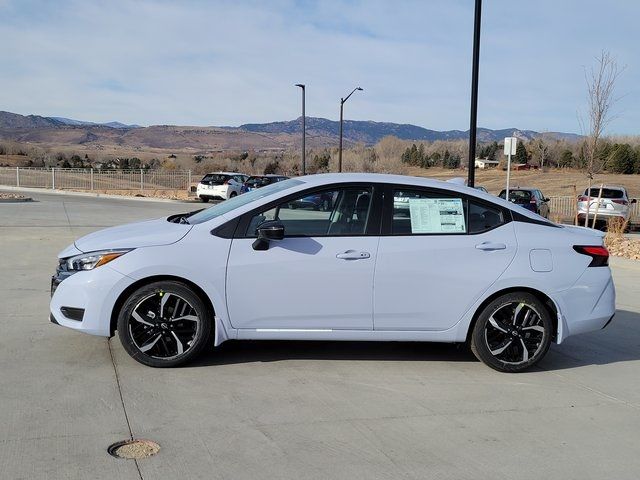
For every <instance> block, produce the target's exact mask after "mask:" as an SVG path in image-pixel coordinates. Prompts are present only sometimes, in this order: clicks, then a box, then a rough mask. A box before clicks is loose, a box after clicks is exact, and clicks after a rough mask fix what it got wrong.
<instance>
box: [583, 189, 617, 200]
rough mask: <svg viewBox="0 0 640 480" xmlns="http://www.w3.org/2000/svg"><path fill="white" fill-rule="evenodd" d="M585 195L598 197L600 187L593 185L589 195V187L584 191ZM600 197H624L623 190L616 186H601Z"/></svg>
mask: <svg viewBox="0 0 640 480" xmlns="http://www.w3.org/2000/svg"><path fill="white" fill-rule="evenodd" d="M584 194H585V196H591V197H592V198H598V196H599V195H600V187H594V188H592V189H591V195H589V189H588V188H587V189H586V190H585V191H584ZM602 198H624V191H623V190H619V189H617V188H603V189H602Z"/></svg>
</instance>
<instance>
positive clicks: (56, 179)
mask: <svg viewBox="0 0 640 480" xmlns="http://www.w3.org/2000/svg"><path fill="white" fill-rule="evenodd" d="M0 185H8V186H14V187H36V188H57V189H62V190H64V189H69V190H89V191H91V190H97V191H105V190H132V191H134V190H138V191H145V190H176V191H178V190H183V191H185V192H190V190H191V170H176V171H172V172H167V171H157V170H93V169H78V168H51V169H48V168H22V167H0ZM550 210H551V218H554V219H555V218H557V217H559V219H560V220H570V219H572V218H573V217H574V216H575V211H576V198H575V197H573V196H564V197H551V202H550ZM631 221H632V222H633V223H639V222H640V203H635V204H633V205H632V206H631Z"/></svg>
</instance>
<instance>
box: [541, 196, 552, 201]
mask: <svg viewBox="0 0 640 480" xmlns="http://www.w3.org/2000/svg"><path fill="white" fill-rule="evenodd" d="M543 200H544V201H545V202H550V201H551V199H550V198H549V197H544V198H543Z"/></svg>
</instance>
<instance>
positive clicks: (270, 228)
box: [252, 220, 284, 250]
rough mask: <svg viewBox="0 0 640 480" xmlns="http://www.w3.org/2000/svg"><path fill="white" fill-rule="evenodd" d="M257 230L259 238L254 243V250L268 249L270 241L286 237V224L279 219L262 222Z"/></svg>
mask: <svg viewBox="0 0 640 480" xmlns="http://www.w3.org/2000/svg"><path fill="white" fill-rule="evenodd" d="M257 232H258V238H257V239H256V241H255V242H253V245H252V247H253V249H254V250H268V249H269V242H271V241H272V240H276V241H277V240H282V239H284V225H283V224H282V223H280V222H279V221H278V220H271V221H268V222H263V223H261V224H260V225H259V226H258V229H257Z"/></svg>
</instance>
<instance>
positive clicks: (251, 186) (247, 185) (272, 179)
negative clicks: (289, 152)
mask: <svg viewBox="0 0 640 480" xmlns="http://www.w3.org/2000/svg"><path fill="white" fill-rule="evenodd" d="M287 178H289V177H285V176H284V175H254V176H252V177H249V178H248V179H247V181H246V182H244V185H242V189H241V190H240V193H246V192H250V191H251V190H255V189H256V188H260V187H266V186H267V185H271V184H272V183H276V182H281V181H282V180H286V179H287Z"/></svg>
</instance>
